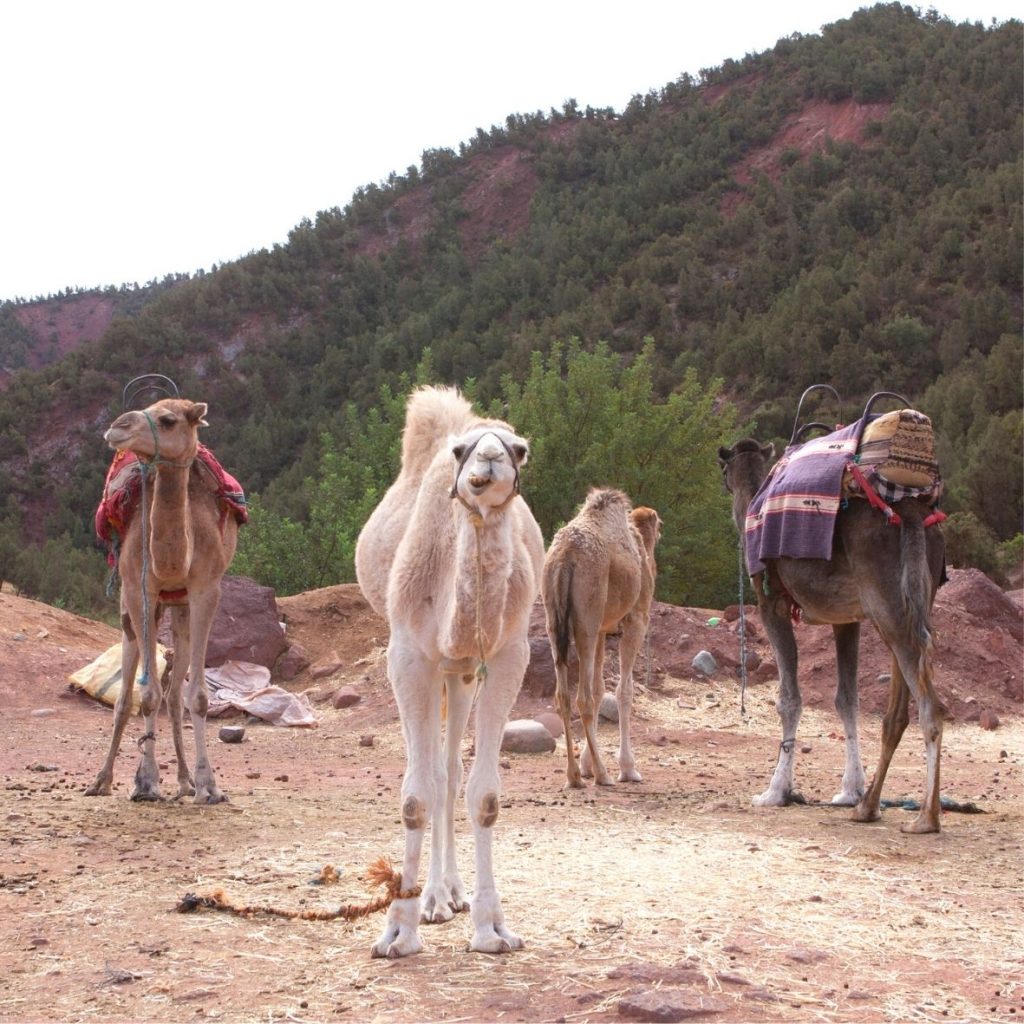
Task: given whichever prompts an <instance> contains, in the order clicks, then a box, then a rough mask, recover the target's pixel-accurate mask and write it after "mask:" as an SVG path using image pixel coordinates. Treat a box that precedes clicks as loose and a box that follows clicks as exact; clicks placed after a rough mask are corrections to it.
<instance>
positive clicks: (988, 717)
mask: <svg viewBox="0 0 1024 1024" xmlns="http://www.w3.org/2000/svg"><path fill="white" fill-rule="evenodd" d="M978 725H980V726H981V727H982V729H988V730H989V732H991V731H992V730H993V729H998V728H999V716H998V715H997V714H996V713H995V712H994V711H993V710H992V709H991V708H985V710H984V711H982V713H981V714H980V715H979V716H978Z"/></svg>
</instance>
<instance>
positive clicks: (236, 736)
mask: <svg viewBox="0 0 1024 1024" xmlns="http://www.w3.org/2000/svg"><path fill="white" fill-rule="evenodd" d="M217 736H218V738H219V739H220V741H221V743H241V742H242V740H243V739H244V738H245V727H244V726H241V725H222V726H221V727H220V732H218V733H217Z"/></svg>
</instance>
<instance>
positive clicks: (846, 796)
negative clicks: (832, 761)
mask: <svg viewBox="0 0 1024 1024" xmlns="http://www.w3.org/2000/svg"><path fill="white" fill-rule="evenodd" d="M832 632H833V634H834V636H835V645H836V671H837V675H838V686H837V687H836V701H835V704H836V711H837V713H838V714H839V718H840V721H841V722H842V723H843V733H844V735H845V736H846V768H845V769H844V771H843V783H842V788H841V789H840V791H839V792H838V793H836V795H835V796H834V797H832V803H834V804H837V805H840V806H846V807H853V806H854V805H855V804H857V803H859V801H860V799H861V797H862V796H863V795H864V791H865V789H866V788H867V780H866V778H865V777H864V763H863V761H862V760H861V756H860V739H859V735H858V730H857V709H858V703H859V701H858V697H857V661H858V655H859V653H860V652H859V648H860V623H859V622H848V623H844V624H843V625H837V626H833V627H832Z"/></svg>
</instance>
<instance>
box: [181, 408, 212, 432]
mask: <svg viewBox="0 0 1024 1024" xmlns="http://www.w3.org/2000/svg"><path fill="white" fill-rule="evenodd" d="M206 409H207V405H206V403H205V402H193V403H192V405H191V406H189V408H188V409H186V410H185V419H187V420H188V421H189V423H191V424H192V426H194V427H208V426H209V425H210V424H209V423H207V422H206V420H205V419H204V417H205V416H206Z"/></svg>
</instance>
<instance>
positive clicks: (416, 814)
mask: <svg viewBox="0 0 1024 1024" xmlns="http://www.w3.org/2000/svg"><path fill="white" fill-rule="evenodd" d="M388 678H389V679H390V681H391V688H392V690H393V691H394V694H395V701H396V702H397V704H398V713H399V716H400V717H401V720H402V733H403V735H404V737H405V752H406V759H407V760H406V769H405V779H404V781H403V782H402V823H403V824H404V825H405V857H404V859H403V861H402V890H403V892H406V893H410V894H413V895H408V896H404V897H402V898H400V899H396V900H395V901H394V902H393V903H392V904H391V906H390V907H388V916H387V921H386V922H385V925H384V930H383V932H381V935H380V937H379V938H378V939H377V941H376V942H375V943H374V944H373V946H372V948H371V950H370V952H371V955H372V956H375V957H387V958H389V959H391V960H395V959H397V958H398V957H403V956H411V955H412V954H414V953H419V952H420V950H422V949H423V942H422V940H421V939H420V936H419V923H420V897H419V888H418V885H417V882H418V879H419V870H420V857H421V855H422V852H423V839H424V835H425V833H426V829H427V825H429V824H430V822H431V820H432V818H433V817H434V814H435V810H436V808H437V805H438V802H439V801H440V800H441V799H443V793H444V787H445V772H444V763H443V760H442V755H441V677H440V676H439V675H438V673H437V672H436V671H435V668H434V666H432V665H431V664H429V663H428V662H427V661H426V660H425V659H424V658H423V657H422V656H421V655H419V654H418V653H417V652H416V651H415V650H411V651H410V650H408V648H406V645H405V644H404V643H403V641H402V637H401V634H400V633H399V631H398V630H396V629H394V628H392V632H391V641H390V643H389V645H388Z"/></svg>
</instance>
